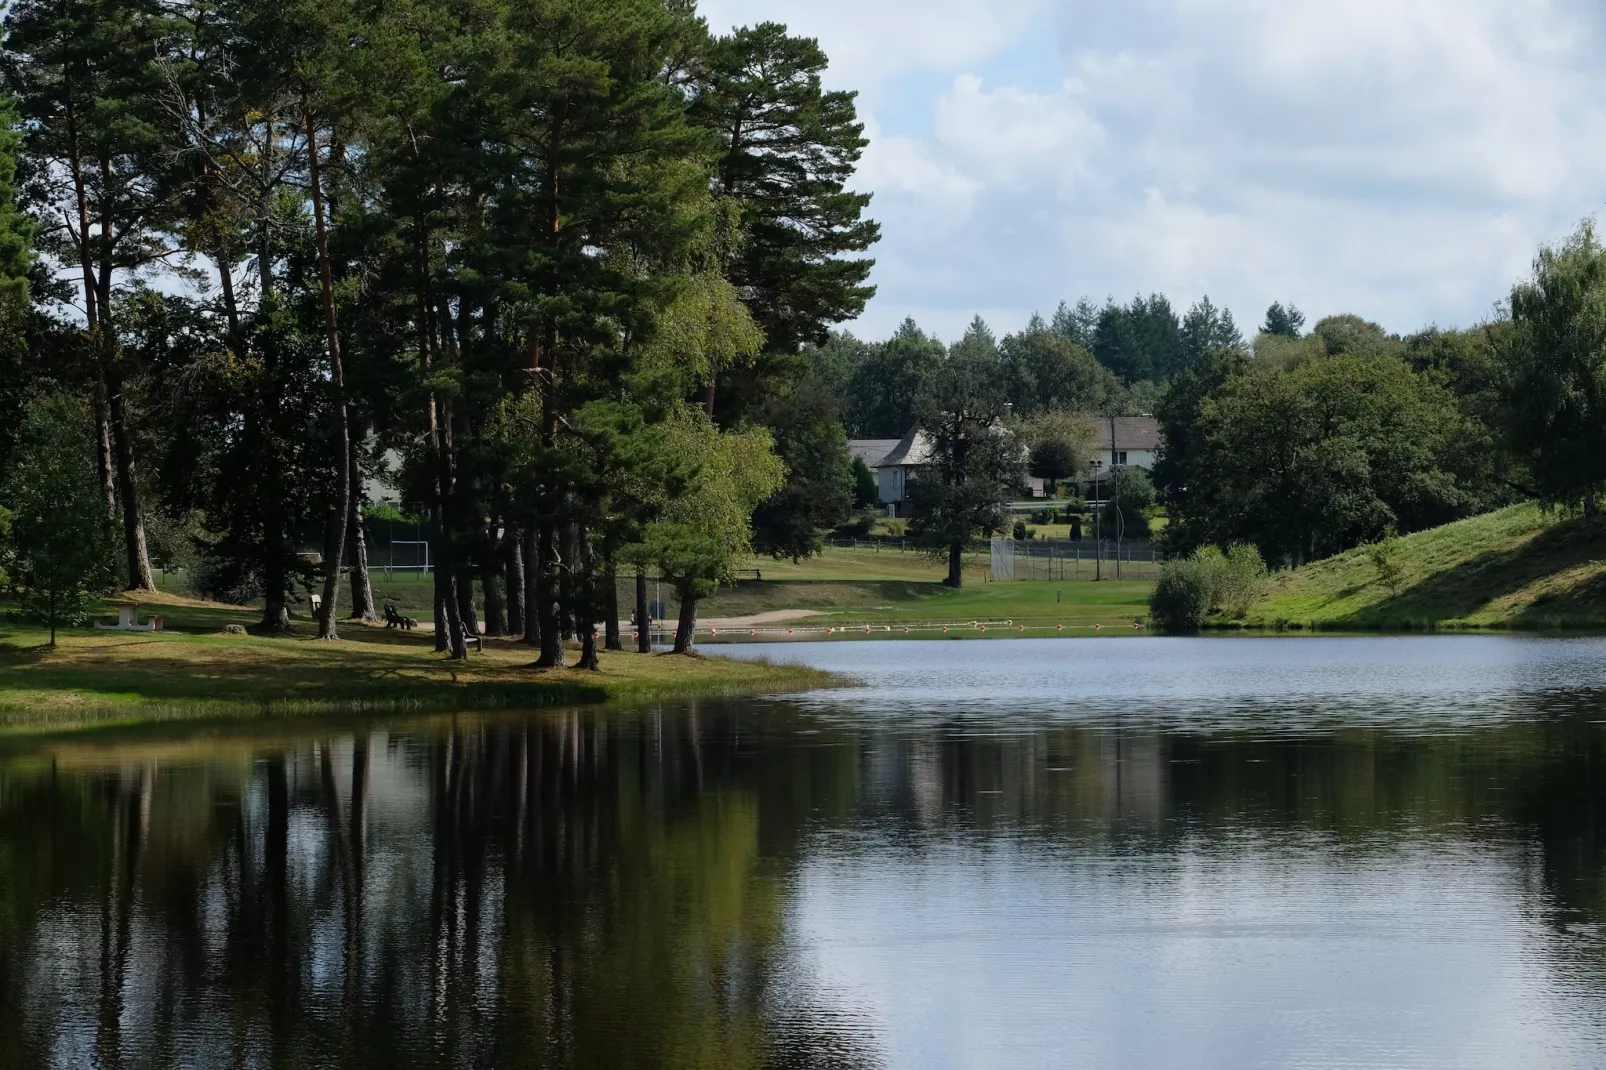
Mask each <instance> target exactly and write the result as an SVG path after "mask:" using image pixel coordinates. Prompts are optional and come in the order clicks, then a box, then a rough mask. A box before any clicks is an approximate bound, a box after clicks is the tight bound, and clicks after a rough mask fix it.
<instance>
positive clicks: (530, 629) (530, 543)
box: [523, 524, 545, 650]
mask: <svg viewBox="0 0 1606 1070" xmlns="http://www.w3.org/2000/svg"><path fill="white" fill-rule="evenodd" d="M539 539H540V535H539V534H538V533H537V532H536V529H535V526H534V525H533V524H532V525H530V526H528V527H526V528H525V529H524V547H523V550H524V554H523V557H524V645H525V646H534V647H540V646H541V591H542V584H541V570H540V568H539V567H537V565H536V562H537V561H538V560H539V559H540V553H539V551H538V550H537V548H536V543H537V542H538V541H539ZM542 649H543V650H544V649H545V648H544V647H543V648H542Z"/></svg>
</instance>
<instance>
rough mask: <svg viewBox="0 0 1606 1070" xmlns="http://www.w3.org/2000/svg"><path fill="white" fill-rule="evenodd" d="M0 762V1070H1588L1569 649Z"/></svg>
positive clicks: (991, 673)
mask: <svg viewBox="0 0 1606 1070" xmlns="http://www.w3.org/2000/svg"><path fill="white" fill-rule="evenodd" d="M725 650H726V651H727V652H731V653H735V654H737V655H738V656H767V657H772V658H786V659H797V660H803V661H807V662H809V663H812V664H815V665H819V666H822V667H825V668H830V669H838V670H841V671H844V672H847V673H850V674H852V675H854V676H856V677H858V678H859V679H861V680H862V681H863V682H864V686H862V687H859V688H855V689H849V690H843V691H831V692H820V693H816V694H811V695H805V696H799V697H795V698H787V699H773V700H740V701H722V702H703V703H685V704H669V705H662V706H654V707H650V708H643V709H636V710H626V711H619V710H590V711H581V712H575V713H541V714H534V715H529V716H521V715H498V716H493V717H480V716H474V717H459V718H449V717H442V718H396V719H388V720H378V721H361V722H343V723H313V722H305V721H284V722H277V723H272V724H266V725H264V724H254V725H250V726H244V727H242V728H238V729H229V730H221V731H220V730H209V731H206V732H196V731H193V730H189V731H186V730H183V729H162V730H152V731H146V732H141V733H138V734H134V735H124V736H116V737H111V736H85V737H81V738H72V739H65V740H59V741H53V742H20V741H12V742H9V743H0V1067H13V1066H15V1067H35V1066H40V1067H84V1066H100V1067H123V1066H126V1067H169V1066H179V1067H183V1066H193V1067H210V1066H242V1067H259V1066H260V1067H268V1066H283V1067H320V1066H363V1067H369V1066H372V1067H387V1068H396V1067H402V1066H426V1067H437V1066H438V1067H514V1068H517V1067H569V1066H573V1067H686V1068H692V1067H706V1068H724V1067H766V1066H774V1067H881V1066H887V1067H922V1068H923V1067H1034V1066H1051V1067H1058V1066H1066V1067H1073V1066H1074V1067H1233V1068H1237V1067H1499V1068H1507V1067H1524V1068H1527V1067H1573V1066H1577V1067H1598V1066H1602V1065H1606V924H1603V923H1606V640H1596V639H1584V640H1556V639H1505V638H1495V637H1487V636H1482V637H1464V638H1462V637H1442V638H1437V637H1423V638H1410V639H1332V638H1301V639H1276V640H1257V639H1231V640H1210V639H1204V640H1162V639H1148V638H1145V639H1115V640H1112V639H1105V640H1066V641H1047V640H1038V641H1029V642H1017V641H990V642H951V643H947V642H918V643H863V642H858V643H854V642H847V643H839V644H806V645H805V644H800V645H788V646H766V647H750V648H741V647H728V648H725Z"/></svg>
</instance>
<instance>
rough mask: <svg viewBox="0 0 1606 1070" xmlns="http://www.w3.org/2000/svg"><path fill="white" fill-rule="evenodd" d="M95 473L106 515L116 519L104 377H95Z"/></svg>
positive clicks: (110, 422) (115, 496) (115, 492)
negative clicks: (103, 497) (104, 496)
mask: <svg viewBox="0 0 1606 1070" xmlns="http://www.w3.org/2000/svg"><path fill="white" fill-rule="evenodd" d="M94 395H95V473H96V475H98V476H99V477H100V489H101V492H102V493H103V494H105V495H106V515H107V516H108V517H111V518H112V519H113V520H115V519H117V485H116V483H115V482H113V477H112V469H113V468H114V465H113V464H112V421H111V417H110V416H108V415H106V377H105V376H104V375H96V376H95V389H94Z"/></svg>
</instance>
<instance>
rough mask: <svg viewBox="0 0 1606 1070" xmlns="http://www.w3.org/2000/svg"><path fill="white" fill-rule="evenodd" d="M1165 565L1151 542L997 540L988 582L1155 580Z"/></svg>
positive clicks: (989, 558) (1160, 554)
mask: <svg viewBox="0 0 1606 1070" xmlns="http://www.w3.org/2000/svg"><path fill="white" fill-rule="evenodd" d="M1164 561H1165V555H1164V554H1162V553H1160V552H1159V551H1157V550H1156V549H1155V548H1154V545H1153V544H1152V543H1149V542H1135V541H1134V542H1126V541H1124V540H1123V541H1117V540H1115V539H1080V540H1076V539H1058V540H1050V539H1037V540H1031V541H1025V540H1022V541H1016V540H1015V539H994V540H992V543H991V545H990V546H989V553H988V579H990V580H992V581H994V582H1008V581H1023V580H1024V581H1031V580H1036V581H1039V582H1049V583H1065V582H1070V581H1075V580H1097V579H1104V580H1109V579H1117V580H1141V579H1154V578H1155V577H1157V576H1159V574H1160V566H1161V564H1162V563H1164Z"/></svg>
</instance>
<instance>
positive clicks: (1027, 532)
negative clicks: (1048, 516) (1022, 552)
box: [1015, 520, 1036, 542]
mask: <svg viewBox="0 0 1606 1070" xmlns="http://www.w3.org/2000/svg"><path fill="white" fill-rule="evenodd" d="M1034 534H1036V532H1034V531H1032V529H1031V528H1029V527H1027V526H1026V521H1024V520H1017V521H1015V541H1016V542H1025V541H1026V540H1027V539H1030V538H1031V537H1032V536H1033V535H1034Z"/></svg>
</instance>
